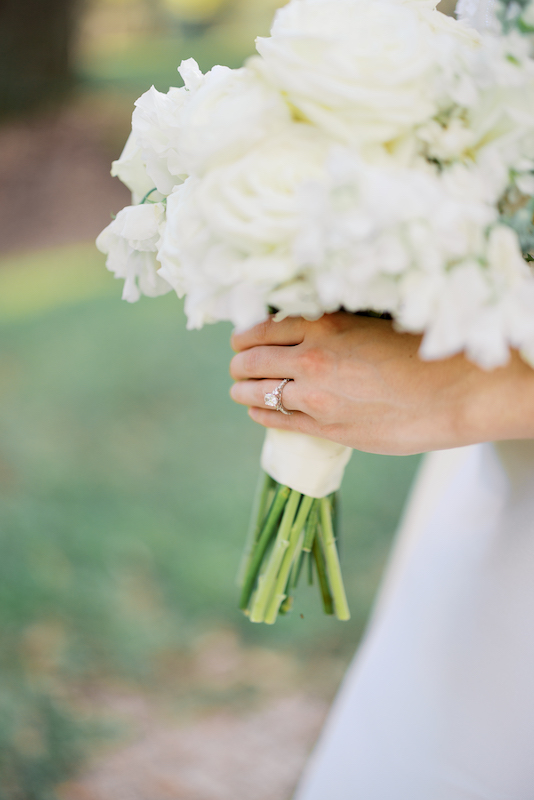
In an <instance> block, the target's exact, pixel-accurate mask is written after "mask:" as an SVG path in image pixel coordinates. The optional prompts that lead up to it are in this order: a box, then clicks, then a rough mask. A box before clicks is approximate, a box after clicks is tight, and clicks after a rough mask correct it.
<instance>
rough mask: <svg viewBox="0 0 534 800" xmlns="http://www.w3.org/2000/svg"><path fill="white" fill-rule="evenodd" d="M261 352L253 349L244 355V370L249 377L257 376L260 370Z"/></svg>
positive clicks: (255, 348)
mask: <svg viewBox="0 0 534 800" xmlns="http://www.w3.org/2000/svg"><path fill="white" fill-rule="evenodd" d="M260 358H261V351H260V350H258V348H257V347H251V348H250V350H246V351H245V352H244V353H242V361H243V368H244V370H245V372H246V374H247V375H251V376H256V375H257V374H258V370H259V368H260Z"/></svg>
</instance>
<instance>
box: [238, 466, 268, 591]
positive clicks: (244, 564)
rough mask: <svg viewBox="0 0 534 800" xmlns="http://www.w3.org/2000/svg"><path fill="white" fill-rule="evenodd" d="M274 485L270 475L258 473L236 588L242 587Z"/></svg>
mask: <svg viewBox="0 0 534 800" xmlns="http://www.w3.org/2000/svg"><path fill="white" fill-rule="evenodd" d="M275 485H276V481H275V480H273V478H271V476H270V475H268V474H267V473H260V477H259V480H258V485H257V487H256V494H255V496H254V504H253V506H252V514H251V518H250V526H249V529H248V533H247V538H246V540H245V549H244V550H243V556H242V558H241V564H240V565H239V571H238V573H237V585H238V586H243V583H244V581H245V577H246V575H247V573H248V571H249V568H250V562H251V559H252V554H253V552H254V546H255V544H256V542H257V541H258V539H259V536H260V533H261V531H262V528H263V525H264V522H265V516H266V514H267V507H268V502H267V501H268V500H269V494H270V492H271V490H272V489H273V487H274V486H275Z"/></svg>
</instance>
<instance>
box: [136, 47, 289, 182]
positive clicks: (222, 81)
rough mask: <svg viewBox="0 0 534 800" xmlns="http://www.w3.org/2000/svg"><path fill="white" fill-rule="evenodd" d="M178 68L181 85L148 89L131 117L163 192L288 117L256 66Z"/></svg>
mask: <svg viewBox="0 0 534 800" xmlns="http://www.w3.org/2000/svg"><path fill="white" fill-rule="evenodd" d="M179 71H180V73H181V75H182V77H183V78H184V81H185V87H184V88H182V89H174V88H173V89H170V90H169V92H168V93H167V94H163V93H161V92H158V91H157V90H156V89H155V88H154V87H152V88H151V89H150V90H149V91H148V92H146V93H145V94H144V95H142V97H140V98H139V100H137V101H136V109H135V111H134V114H133V118H132V129H133V136H134V138H135V141H137V142H138V143H139V146H140V148H141V151H142V157H143V158H144V160H145V161H146V164H147V171H148V173H149V175H150V176H151V178H152V180H153V181H154V184H155V185H156V186H157V187H158V189H159V190H160V191H161V192H162V193H163V194H165V195H168V194H170V193H171V191H172V189H173V188H174V186H175V185H177V184H179V183H180V182H181V181H182V180H184V179H185V177H187V176H188V175H202V174H204V173H205V172H206V171H207V170H208V169H213V168H214V167H216V166H219V165H221V164H224V163H227V162H229V161H232V160H234V159H236V158H239V156H240V155H241V154H242V153H244V152H246V151H247V150H249V149H250V148H252V147H254V146H255V145H256V144H257V143H258V142H260V141H261V140H262V139H265V138H267V137H269V136H272V135H273V134H274V133H276V131H277V130H279V129H280V128H282V127H283V126H285V125H287V124H288V123H289V121H290V111H289V108H288V106H287V103H286V102H285V101H284V100H283V98H282V96H281V95H280V93H279V92H277V91H276V90H275V89H273V88H272V87H271V86H270V85H269V84H268V83H266V82H265V81H264V80H263V78H262V77H261V76H260V75H259V74H258V73H257V72H256V71H255V70H254V69H248V68H242V69H238V70H232V69H229V68H228V67H220V66H216V67H214V68H213V69H212V70H211V71H210V72H208V73H207V74H206V75H202V73H201V72H200V70H198V66H197V65H196V62H194V61H193V60H192V59H189V61H187V62H183V63H182V65H181V66H180V68H179Z"/></svg>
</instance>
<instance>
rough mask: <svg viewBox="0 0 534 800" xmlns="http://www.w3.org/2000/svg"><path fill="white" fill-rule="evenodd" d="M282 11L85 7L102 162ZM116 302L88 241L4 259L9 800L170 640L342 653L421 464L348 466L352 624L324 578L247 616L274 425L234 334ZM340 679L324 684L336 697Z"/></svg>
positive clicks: (87, 746)
mask: <svg viewBox="0 0 534 800" xmlns="http://www.w3.org/2000/svg"><path fill="white" fill-rule="evenodd" d="M141 2H142V0H135V2H134V0H131V2H130V5H131V6H132V7H133V6H134V5H135V3H137V5H139V4H140V3H141ZM106 3H107V5H108V6H109V8H107V6H106ZM281 4H282V3H281V0H280V1H279V0H254V2H252V0H235V2H232V3H231V2H228V3H227V4H226V6H225V8H228V9H229V11H228V13H225V14H223V15H222V16H219V17H214V19H213V20H209V21H206V20H201V21H200V22H198V20H197V22H196V23H195V24H193V23H192V22H191V20H189V21H187V20H186V21H183V20H182V23H181V24H179V25H176V26H175V27H172V26H171V27H169V28H168V29H165V30H164V31H162V30H161V29H159V30H155V29H154V30H151V31H144V30H142V29H141V28H140V29H139V30H137V29H136V30H134V32H133V33H132V32H131V31H130V33H127V35H126V34H124V35H122V34H121V35H120V36H119V35H118V34H117V35H115V32H116V31H117V30H118V29H119V27H120V25H119V23H120V24H122V22H121V21H123V19H124V15H125V14H126V9H127V7H129V3H126V2H124V3H122V2H118V0H109V2H108V0H99V2H98V3H97V2H95V3H92V4H88V8H92V7H93V6H94V8H95V9H96V12H98V14H103V13H104V11H105V14H104V16H101V17H99V18H98V19H96V17H95V19H96V22H95V20H93V21H92V22H91V20H90V22H91V26H92V27H91V26H90V27H91V30H92V34H91V36H88V37H85V39H84V37H83V36H82V41H81V44H80V51H79V54H78V73H79V76H80V86H79V93H78V97H77V98H75V99H74V102H75V103H78V104H79V105H80V106H81V107H82V111H83V109H85V110H84V111H83V113H86V114H87V116H88V118H91V119H92V118H93V117H94V118H97V119H99V118H100V117H102V119H104V120H105V126H104V128H103V138H104V140H105V144H106V146H108V147H109V151H110V153H109V160H111V158H112V157H117V156H118V154H119V152H120V149H121V147H122V144H123V142H124V141H125V139H126V136H127V133H128V128H129V116H130V114H131V108H132V104H133V101H134V99H135V98H136V97H137V96H138V95H139V94H140V93H141V92H143V91H145V90H146V89H147V88H149V86H150V85H151V84H152V83H154V84H155V85H156V86H157V88H158V89H160V90H162V91H165V90H166V89H167V88H168V86H169V85H172V84H174V85H176V84H178V85H179V82H180V81H179V78H178V75H177V72H176V68H177V65H178V64H179V63H180V61H181V60H182V59H184V58H189V57H191V56H193V57H195V58H197V60H198V61H199V63H200V66H201V67H202V68H203V69H208V68H210V67H211V66H212V65H213V64H214V63H224V64H227V65H229V66H238V65H239V64H240V63H241V62H242V60H243V58H245V57H246V56H247V55H249V54H250V53H252V51H253V41H254V36H255V35H256V34H258V33H264V34H265V33H267V30H268V22H269V18H270V16H271V13H272V10H273V8H274V7H275V6H276V5H281ZM106 8H107V10H106ZM102 9H104V11H102ZM96 12H95V13H96ZM106 14H112V15H113V14H115V15H116V17H113V16H106ZM98 20H100V21H98ZM208 22H209V24H208ZM80 192H83V186H80ZM106 202H107V200H106V198H104V197H103V198H102V203H104V204H105V203H106ZM111 210H112V209H111V208H110V211H111ZM115 210H116V209H115ZM28 224H31V220H29V221H28ZM120 294H121V286H120V284H119V282H116V281H114V280H113V278H112V276H110V275H109V273H107V272H106V270H105V267H104V263H103V258H102V257H101V256H100V254H99V253H98V252H97V251H96V249H95V248H94V245H93V243H92V242H82V243H77V244H73V245H69V246H63V247H56V248H52V249H48V250H39V251H35V252H29V253H28V252H26V253H15V254H13V255H10V256H4V257H3V258H0V800H53V798H54V797H55V794H54V791H55V790H54V787H55V786H56V785H57V784H59V783H60V782H61V781H63V780H65V779H66V778H67V777H68V776H69V775H70V774H72V773H73V772H75V771H76V770H77V769H78V768H79V767H80V765H81V764H83V761H84V759H86V758H87V756H88V755H89V754H91V753H92V752H94V749H95V747H97V746H100V743H101V742H102V740H103V739H104V740H106V737H107V738H109V737H110V736H111V737H112V738H113V736H115V735H116V734H117V731H116V730H111V731H110V730H109V728H107V727H106V724H107V723H106V724H104V723H103V722H101V721H100V717H99V713H98V709H97V713H96V714H94V715H91V714H90V713H89V714H88V713H87V710H88V706H89V708H90V706H91V701H90V700H89V702H87V696H89V698H90V697H91V696H92V695H91V694H90V693H89V695H88V693H87V691H86V690H85V689H84V687H87V686H88V685H91V686H92V685H98V684H105V685H112V686H123V685H128V686H130V687H131V686H133V687H136V690H139V691H144V690H146V689H150V688H151V687H154V686H162V685H163V690H162V691H163V693H164V694H165V698H164V702H165V703H166V704H167V706H171V705H172V704H173V703H174V702H175V698H176V696H177V695H178V694H179V693H180V691H182V689H181V688H180V681H181V678H180V674H179V672H180V671H179V669H175V666H176V664H177V661H176V658H177V656H176V654H185V656H184V657H186V656H187V653H188V652H190V651H191V650H194V648H195V646H196V643H198V642H199V641H201V640H202V637H203V636H205V635H207V634H210V632H214V631H221V630H223V631H232V632H233V635H235V637H236V639H237V641H239V642H240V643H241V646H242V647H245V648H253V647H262V648H265V649H271V650H272V651H277V652H278V653H285V654H291V656H292V657H295V658H297V659H300V663H301V665H302V675H304V674H305V672H306V670H307V669H308V668H309V667H310V665H313V664H319V663H322V662H321V659H324V658H325V657H327V658H328V657H330V656H332V657H336V658H338V660H339V662H340V663H341V665H343V664H344V663H346V662H347V660H348V659H349V657H350V656H351V654H352V652H353V651H354V649H355V646H356V644H357V642H358V640H359V638H360V636H361V633H362V631H363V628H364V625H365V621H366V619H367V616H368V613H369V610H370V608H371V605H372V602H373V598H374V595H375V592H376V588H377V586H378V583H379V580H380V576H381V574H382V570H383V566H384V563H385V561H386V559H387V555H388V552H389V549H390V545H391V540H392V537H393V535H394V531H395V528H396V526H397V522H398V518H399V515H400V513H401V510H402V506H403V503H404V501H405V498H406V495H407V492H408V490H409V486H410V484H411V481H412V479H413V475H414V473H415V470H416V468H417V463H418V459H417V458H387V457H381V456H372V455H367V454H362V453H355V454H354V457H353V459H352V461H351V463H350V465H349V468H348V470H347V473H346V478H345V481H344V486H343V492H342V537H341V539H342V541H341V551H342V566H343V573H344V577H345V583H346V588H347V594H348V598H349V603H350V606H351V611H352V614H353V617H352V620H351V622H350V623H339V622H337V621H334V620H332V619H330V618H326V617H324V616H323V614H322V611H321V604H320V600H319V597H318V592H317V588H316V587H311V588H308V587H306V586H302V587H301V588H300V589H299V593H298V596H297V603H296V610H295V612H294V613H292V614H291V615H289V616H288V617H284V618H281V619H279V621H278V622H277V624H276V625H275V626H274V627H267V626H254V625H251V624H250V623H249V622H248V621H247V620H246V618H245V617H244V616H243V615H241V614H240V613H239V611H238V610H237V588H236V586H235V581H234V578H235V574H236V571H237V567H238V564H239V559H240V554H241V548H242V546H243V542H244V537H245V533H246V530H247V526H248V518H249V513H250V507H251V500H252V495H253V492H254V489H255V485H256V481H257V478H258V469H259V468H258V462H259V454H260V449H261V443H262V437H263V433H262V431H261V430H260V429H259V428H258V427H256V426H254V425H253V423H252V422H251V421H250V420H249V419H248V417H247V415H246V413H245V411H244V409H242V408H241V407H238V406H236V405H234V404H233V403H232V402H231V401H230V399H229V395H228V390H229V387H230V378H229V375H228V362H229V359H230V357H231V351H230V348H229V344H228V340H229V334H230V329H229V327H228V326H225V325H222V324H219V325H217V326H214V327H208V328H206V329H204V330H202V331H197V332H187V331H186V330H185V319H184V315H183V312H182V307H181V304H180V302H179V301H178V300H177V299H176V297H174V296H166V297H163V298H158V299H157V300H149V299H146V298H143V299H142V301H141V302H139V303H138V304H136V305H133V306H132V305H128V304H126V303H122V302H121V301H120ZM325 663H327V662H325ZM162 664H163V665H164V664H167V665H169V664H170V665H171V666H170V667H167V670H169V669H170V671H171V672H172V671H174V672H176V675H175V676H174V678H173V680H174V682H173V681H172V680H170V681H169V682H168V683H165V681H166V680H167V678H166V676H165V675H164V674H163V672H164V671H163V672H162ZM328 664H331V662H328ZM336 680H337V677H336V675H334V676H333V675H330V674H329V675H326V676H325V682H326V684H327V685H328V687H329V690H332V689H333V688H334V685H335V682H336ZM188 681H189V682H188ZM197 690H198V691H197ZM194 691H197V694H198V693H200V694H201V693H202V691H204V690H202V687H200V689H198V687H197V688H196V689H195V688H194V687H193V682H191V681H190V679H189V678H187V680H184V681H183V693H185V694H187V693H189V694H191V693H192V692H194ZM206 691H207V690H206ZM84 692H85V694H84ZM82 695H83V696H84V697H85V700H84V702H81V700H80V698H81V696H82ZM230 701H231V698H229V696H225V697H223V698H222V700H221V702H223V703H224V702H230ZM117 735H120V732H119V734H117Z"/></svg>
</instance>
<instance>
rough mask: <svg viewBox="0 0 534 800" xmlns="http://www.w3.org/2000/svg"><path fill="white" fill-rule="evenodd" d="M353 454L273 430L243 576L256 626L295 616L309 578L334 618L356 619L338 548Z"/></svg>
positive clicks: (244, 601)
mask: <svg viewBox="0 0 534 800" xmlns="http://www.w3.org/2000/svg"><path fill="white" fill-rule="evenodd" d="M351 455H352V450H351V449H350V448H349V447H344V446H343V445H340V444H336V443H335V442H329V441H327V440H325V439H317V438H315V437H313V436H306V435H304V434H301V433H294V432H292V431H285V430H277V429H275V428H272V429H270V430H268V431H267V434H266V437H265V443H264V446H263V452H262V458H261V465H262V468H263V470H264V477H263V480H262V481H261V483H260V487H259V490H258V496H257V500H256V504H255V505H256V507H255V510H254V513H253V521H252V525H251V529H250V532H249V537H248V541H247V546H246V548H245V553H244V556H243V562H242V567H241V573H240V584H241V601H240V606H241V608H242V609H243V611H245V613H246V614H247V615H248V617H249V619H250V620H251V622H266V623H267V624H273V623H274V622H275V621H276V619H277V617H278V614H280V613H281V614H284V613H287V612H288V611H289V610H290V609H291V607H292V605H293V598H294V594H295V590H296V588H297V586H298V583H299V580H300V579H301V577H302V573H303V572H304V573H305V574H306V575H307V580H308V581H309V582H313V580H314V575H316V577H317V582H318V585H319V588H320V592H321V597H322V601H323V608H324V611H325V613H326V614H331V615H335V616H336V617H337V618H338V619H340V620H348V619H350V612H349V607H348V603H347V598H346V594H345V587H344V585H343V578H342V575H341V569H340V565H339V556H338V551H337V545H336V538H337V536H336V533H337V521H338V519H337V506H338V503H337V492H338V490H339V488H340V486H341V481H342V480H343V473H344V471H345V467H346V466H347V464H348V462H349V460H350V457H351Z"/></svg>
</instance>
